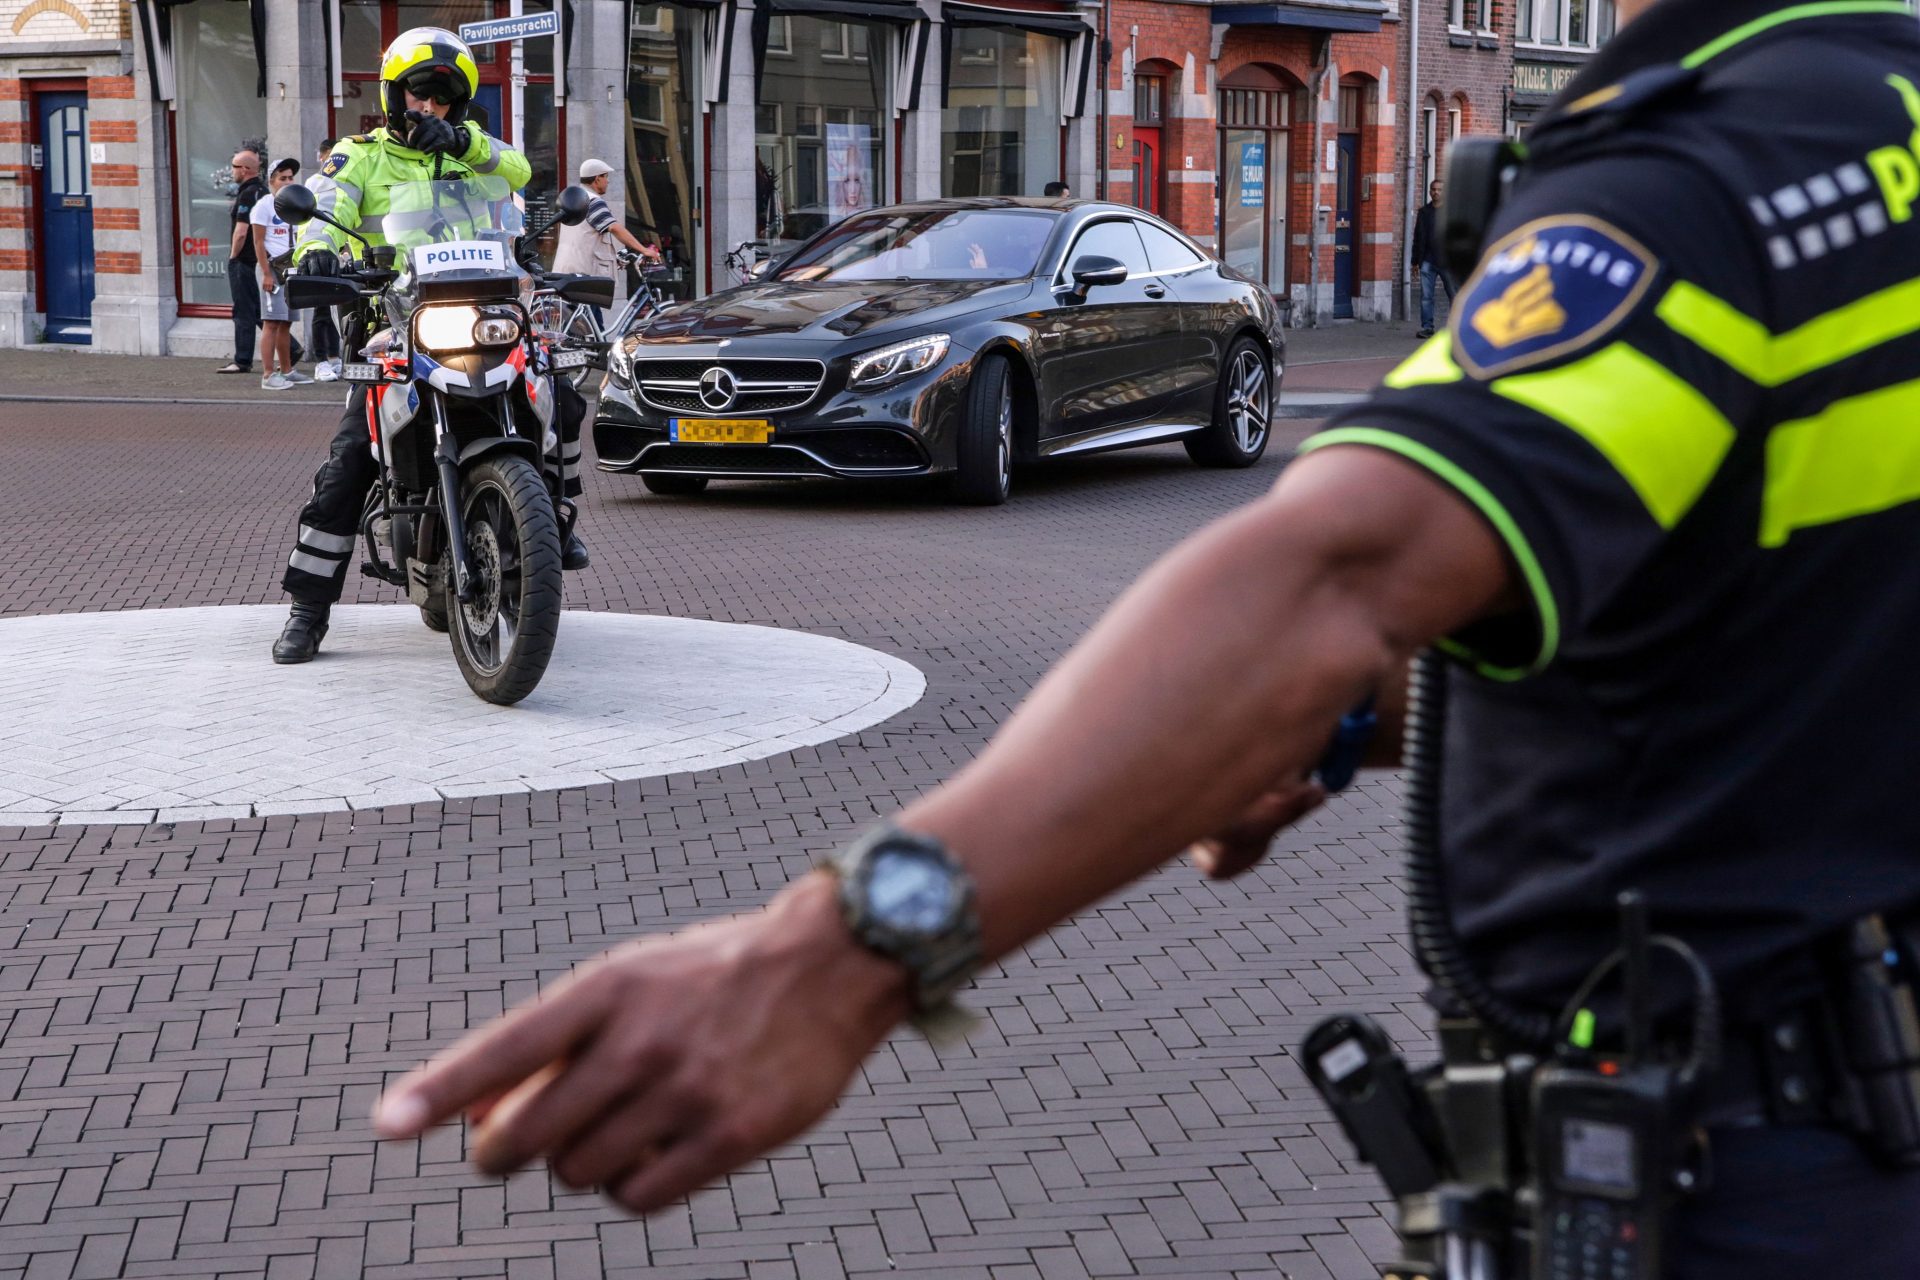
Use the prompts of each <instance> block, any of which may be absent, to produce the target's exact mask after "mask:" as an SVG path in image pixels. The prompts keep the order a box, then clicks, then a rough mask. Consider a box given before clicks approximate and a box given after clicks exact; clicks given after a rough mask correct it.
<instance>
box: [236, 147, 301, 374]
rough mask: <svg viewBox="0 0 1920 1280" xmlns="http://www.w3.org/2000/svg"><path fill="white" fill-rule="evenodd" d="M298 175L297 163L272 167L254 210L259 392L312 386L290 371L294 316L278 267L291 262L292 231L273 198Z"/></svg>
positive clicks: (284, 162)
mask: <svg viewBox="0 0 1920 1280" xmlns="http://www.w3.org/2000/svg"><path fill="white" fill-rule="evenodd" d="M299 172H300V162H299V161H298V160H295V159H292V158H291V157H289V158H288V159H285V160H282V161H281V162H280V163H279V164H276V165H274V166H273V174H272V176H271V178H269V180H268V182H267V194H266V195H264V196H262V197H260V200H259V202H258V203H257V204H255V205H254V206H253V213H252V215H251V219H252V223H253V251H254V256H255V257H257V258H258V259H259V261H260V370H261V374H262V376H261V379H260V389H261V390H262V391H285V390H287V389H288V388H289V387H293V386H296V385H298V384H299V383H302V382H312V381H313V379H312V378H309V377H308V376H307V375H306V374H304V373H301V372H300V371H299V370H298V369H295V368H294V367H293V313H292V312H291V311H289V310H288V309H287V295H286V290H285V287H284V286H285V281H283V280H282V279H281V278H280V267H277V266H275V264H276V263H279V264H282V265H286V264H289V263H290V262H291V260H292V258H293V228H292V227H290V226H288V225H287V224H286V223H285V222H282V221H281V220H280V215H279V214H277V213H275V212H274V210H273V198H274V197H275V196H277V195H279V194H280V189H281V188H282V187H285V186H287V185H288V184H289V183H291V182H292V181H293V180H294V177H295V176H296V175H298V174H299Z"/></svg>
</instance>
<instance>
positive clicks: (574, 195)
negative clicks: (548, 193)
mask: <svg viewBox="0 0 1920 1280" xmlns="http://www.w3.org/2000/svg"><path fill="white" fill-rule="evenodd" d="M592 203H593V193H592V192H591V191H588V190H587V189H586V188H585V187H580V186H573V187H568V188H567V189H566V190H564V191H562V192H561V193H560V199H559V201H558V204H559V207H560V222H561V224H562V225H563V226H569V227H577V226H579V225H580V224H581V223H583V222H585V221H586V220H587V209H588V207H589V206H590V205H591V204H592Z"/></svg>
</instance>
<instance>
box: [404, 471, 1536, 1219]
mask: <svg viewBox="0 0 1920 1280" xmlns="http://www.w3.org/2000/svg"><path fill="white" fill-rule="evenodd" d="M1511 603H1513V593H1512V590H1511V586H1510V570H1509V566H1508V562H1507V559H1506V556H1505V553H1504V551H1503V550H1502V549H1501V545H1500V543H1499V542H1498V540H1497V539H1496V537H1495V535H1494V534H1493V532H1492V531H1491V530H1489V529H1488V528H1487V526H1486V525H1484V524H1483V523H1482V522H1481V520H1480V518H1479V517H1478V516H1477V515H1475V514H1474V513H1473V512H1472V510H1471V508H1470V507H1469V506H1468V505H1467V504H1466V503H1465V502H1464V501H1462V500H1461V499H1459V498H1458V497H1457V496H1456V495H1455V494H1454V493H1453V492H1452V491H1451V490H1450V489H1448V488H1446V487H1444V486H1443V485H1442V484H1441V483H1440V482H1439V481H1436V480H1435V479H1433V478H1432V477H1431V476H1429V475H1428V474H1427V473H1426V472H1424V471H1421V470H1419V469H1417V468H1415V467H1414V466H1412V465H1411V464H1408V463H1406V462H1403V461H1401V460H1400V459H1398V458H1396V457H1393V456H1391V455H1388V454H1385V453H1379V452H1375V451H1373V450H1370V449H1366V448H1354V447H1333V448H1328V449H1325V450H1323V451H1321V452H1318V453H1315V454H1312V455H1310V456H1308V457H1306V458H1304V459H1303V460H1301V461H1299V462H1297V463H1295V464H1294V465H1293V466H1292V467H1290V468H1289V469H1288V471H1287V473H1286V475H1285V477H1284V478H1283V479H1282V481H1281V483H1280V484H1279V486H1278V487H1277V488H1276V489H1275V491H1274V492H1273V493H1271V494H1270V495H1268V496H1267V497H1265V498H1263V499H1261V500H1260V501H1258V502H1256V503H1253V504H1252V505H1250V506H1248V507H1246V508H1244V509H1242V510H1240V511H1238V512H1235V513H1234V514H1232V515H1230V516H1228V517H1226V518H1225V519H1222V520H1220V521H1218V522H1216V523H1215V524H1213V525H1212V526H1210V527H1208V528H1207V529H1205V530H1203V531H1201V532H1200V533H1198V534H1196V535H1195V536H1194V537H1192V538H1190V539H1188V540H1187V541H1186V542H1185V543H1184V544H1183V545H1181V546H1180V547H1179V548H1177V549H1176V550H1174V551H1173V552H1172V553H1171V554H1169V555H1168V556H1167V557H1166V558H1164V559H1163V560H1162V561H1161V562H1160V563H1159V564H1158V565H1156V566H1155V567H1154V568H1153V569H1152V570H1150V571H1149V572H1148V573H1147V575H1146V576H1145V577H1144V578H1142V579H1141V581H1140V582H1139V583H1138V584H1136V585H1135V586H1134V587H1133V588H1132V589H1131V590H1129V591H1128V592H1127V593H1126V595H1125V596H1123V597H1122V598H1121V600H1120V601H1119V603H1118V604H1116V605H1115V607H1114V608H1113V610H1112V611H1111V612H1110V613H1109V614H1108V615H1107V617H1106V618H1105V619H1103V620H1102V621H1101V623H1100V624H1099V625H1098V626H1097V627H1096V628H1095V629H1094V630H1093V631H1092V632H1091V633H1090V634H1089V635H1088V636H1087V637H1086V639H1085V640H1083V641H1082V642H1081V644H1080V645H1079V646H1078V647H1077V648H1075V650H1074V651H1073V652H1072V653H1071V654H1070V655H1069V656H1068V657H1067V658H1066V659H1065V660H1064V661H1063V662H1062V663H1061V664H1060V665H1059V666H1058V667H1057V668H1056V669H1055V670H1054V671H1053V672H1052V673H1051V674H1050V675H1048V676H1047V678H1046V679H1045V680H1043V681H1042V682H1041V684H1040V685H1039V687H1038V688H1037V689H1035V691H1034V693H1033V695H1032V697H1031V698H1029V699H1028V701H1027V703H1026V704H1025V705H1024V706H1023V707H1022V708H1021V709H1020V711H1019V712H1018V713H1017V714H1016V715H1015V716H1014V717H1013V719H1012V720H1010V721H1009V722H1008V724H1007V725H1006V727H1005V728H1004V729H1003V730H1002V731H1001V733H1000V734H999V735H998V736H997V737H996V738H995V739H994V741H993V742H992V743H991V744H990V745H989V746H988V747H987V748H986V749H985V750H984V751H983V752H982V753H981V755H980V757H979V758H978V759H977V760H976V761H974V763H972V764H971V765H969V766H968V767H967V768H966V769H965V770H963V771H962V772H961V773H960V774H959V775H958V776H957V777H955V778H954V779H953V780H952V781H951V782H949V783H948V784H947V785H946V786H944V787H942V788H940V789H939V790H938V791H936V792H934V793H933V794H931V795H929V796H927V797H926V798H925V799H923V800H921V801H919V802H918V803H916V804H914V805H912V806H911V807H909V808H908V809H907V810H906V811H905V812H904V813H902V814H901V815H900V816H899V819H898V821H899V824H900V825H901V826H903V827H905V828H907V829H909V830H912V831H918V832H924V833H928V834H931V835H935V836H937V837H939V838H940V839H942V840H943V841H945V842H946V844H947V845H948V847H949V848H950V849H951V850H952V851H953V852H954V854H955V856H956V857H958V858H959V859H960V860H961V861H962V862H963V863H965V864H966V866H967V867H968V869H969V870H970V872H971V873H972V875H973V877H974V879H975V881H976V883H977V886H978V893H979V897H978V906H979V913H980V920H981V925H982V929H983V942H984V949H985V953H986V955H987V957H988V958H992V957H996V956H1000V955H1003V954H1005V953H1006V952H1008V951H1010V950H1012V949H1014V948H1015V947H1018V946H1019V945H1020V944H1021V943H1023V942H1025V941H1026V940H1027V939H1029V938H1032V937H1034V936H1035V935H1037V934H1039V933H1041V932H1043V931H1044V930H1046V929H1047V928H1049V927H1050V926H1052V925H1053V924H1055V923H1056V922H1058V921H1060V920H1061V919H1063V918H1065V917H1067V916H1068V915H1071V914H1072V913H1073V912H1075V911H1078V910H1080V909H1082V908H1084V907H1086V906H1088V905H1089V904H1091V903H1093V902H1095V901H1097V900H1098V899H1100V898H1101V897H1102V896H1104V895H1106V894H1107V893H1109V892H1111V891H1112V890H1114V889H1116V888H1118V887H1119V886H1121V885H1123V884H1125V883H1127V882H1128V881H1130V880H1132V879H1135V878H1136V877H1138V876H1141V875H1143V874H1145V873H1146V872H1148V871H1150V870H1152V869H1153V868H1154V867H1156V866H1157V865H1159V864H1160V863H1162V862H1164V861H1166V860H1167V859H1168V858H1170V857H1172V856H1174V855H1175V854H1177V853H1179V852H1180V851H1181V850H1182V849H1183V848H1185V847H1186V846H1188V845H1189V844H1190V843H1192V842H1194V841H1195V840H1197V839H1200V838H1202V837H1204V836H1208V835H1210V834H1213V833H1217V832H1220V831H1222V830H1225V829H1227V828H1229V827H1231V826H1232V825H1233V824H1235V823H1236V822H1240V821H1242V820H1243V819H1244V818H1245V816H1246V814H1247V812H1248V810H1249V807H1250V806H1252V805H1253V804H1254V803H1255V802H1256V801H1257V800H1258V799H1259V798H1260V797H1261V796H1262V795H1263V794H1266V793H1269V792H1270V791H1271V790H1272V789H1273V788H1274V786H1275V785H1276V783H1277V782H1285V781H1286V780H1289V779H1297V778H1300V777H1302V776H1303V775H1304V774H1305V772H1306V770H1307V769H1309V768H1310V767H1311V766H1312V764H1313V763H1314V762H1315V760H1316V759H1317V758H1318V756H1319V755H1320V753H1321V751H1322V750H1323V749H1324V747H1325V746H1326V743H1327V740H1328V736H1329V735H1330V733H1331V731H1332V727H1333V725H1334V723H1335V722H1336V721H1337V720H1338V719H1339V717H1340V715H1341V714H1342V712H1344V711H1345V710H1346V709H1347V708H1349V707H1351V706H1352V705H1353V704H1354V703H1355V702H1356V701H1358V700H1359V699H1360V698H1361V697H1363V696H1364V695H1365V694H1367V693H1368V692H1369V691H1372V690H1375V689H1378V688H1380V687H1381V686H1382V684H1383V683H1385V682H1387V681H1388V680H1389V679H1390V678H1391V677H1392V676H1393V674H1394V673H1395V672H1396V671H1397V670H1398V669H1399V668H1400V667H1402V666H1403V665H1404V663H1405V662H1406V661H1407V659H1408V658H1409V657H1410V655H1411V654H1412V653H1413V652H1414V651H1415V650H1416V649H1418V648H1419V647H1420V646H1422V645H1423V644H1425V643H1426V642H1427V641H1429V640H1431V639H1432V638H1433V637H1435V636H1437V635H1440V634H1442V633H1445V632H1447V631H1450V630H1452V629H1454V628H1457V627H1459V626H1461V625H1463V624H1464V623H1467V622H1469V621H1471V620H1473V619H1476V618H1479V617H1482V616H1485V615H1488V614H1490V613H1493V612H1496V611H1499V610H1501V609H1503V608H1505V607H1507V606H1509V605H1510V604H1511ZM906 987H907V984H906V978H905V974H904V972H903V971H902V970H900V969H899V968H898V967H897V966H895V965H894V964H893V963H892V962H890V961H887V960H883V959H881V958H880V957H878V956H877V955H875V954H873V953H871V952H869V951H867V950H865V949H864V948H862V947H861V946H859V945H858V944H857V943H855V942H854V941H853V939H852V938H851V937H850V936H849V934H848V933H847V931H846V929H845V927H844V926H843V925H842V923H841V921H840V918H839V913H838V907H837V900H836V895H835V890H834V885H833V883H832V882H831V881H830V880H829V879H828V878H827V877H826V876H824V875H822V874H814V875H809V876H806V877H804V878H802V879H801V880H800V881H798V882H796V883H795V884H793V885H791V886H789V887H788V888H787V889H786V890H785V891H783V892H782V893H781V894H780V895H779V896H778V897H776V898H775V900H774V902H773V904H772V905H771V907H770V908H769V909H768V910H767V911H765V912H762V913H759V914H756V915H750V916H740V917H735V918H733V919H731V920H727V921H722V922H719V923H716V924H710V925H703V926H701V927H699V928H696V929H692V930H688V931H687V932H685V933H681V934H678V935H674V936H672V937H663V938H653V939H648V940H645V941H642V942H639V943H635V944H630V945H628V946H626V947H623V948H620V949H618V950H616V951H614V952H613V953H611V954H610V955H608V956H607V957H605V958H603V959H601V960H598V961H595V962H594V963H592V964H590V965H587V966H583V967H582V968H580V969H579V970H577V971H576V972H575V973H574V974H573V975H571V976H570V977H568V978H567V979H565V980H564V981H563V982H561V983H560V984H558V985H557V986H556V987H555V988H553V989H552V990H551V991H550V992H549V993H547V995H546V996H545V998H543V999H542V1000H541V1001H540V1002H538V1003H537V1004H533V1005H528V1006H525V1007H523V1008H521V1009H519V1010H516V1011H515V1012H513V1013H512V1014H509V1015H508V1016H507V1017H506V1018H504V1019H502V1020H500V1021H498V1022H496V1023H494V1024H493V1025H492V1026H490V1027H488V1028H485V1029H483V1030H481V1031H479V1032H477V1033H475V1034H473V1035H470V1036H468V1037H467V1038H466V1039H465V1040H463V1041H461V1042H460V1043H459V1044H457V1045H456V1046H454V1047H453V1048H452V1049H450V1050H448V1051H447V1052H445V1053H443V1054H441V1055H440V1056H439V1057H438V1058H436V1059H435V1060H434V1061H433V1062H431V1063H429V1064H428V1065H427V1066H425V1067H423V1068H421V1069H420V1070H418V1071H416V1072H414V1073H412V1074H411V1075H409V1076H408V1077H406V1078H405V1079H404V1080H402V1081H400V1082H399V1083H398V1084H397V1085H395V1086H394V1088H393V1089H392V1090H391V1091H390V1092H389V1093H388V1094H387V1096H386V1097H385V1099H383V1101H382V1104H381V1108H380V1111H379V1114H378V1117H377V1123H378V1126H379V1128H380V1131H381V1132H382V1133H383V1134H385V1135H386V1136H389V1137H406V1136H411V1135H414V1134H417V1133H419V1132H420V1131H421V1130H422V1129H424V1128H426V1127H427V1126H428V1125H430V1124H433V1123H436V1122H438V1121H441V1120H445V1119H448V1118H450V1117H452V1116H454V1115H456V1114H459V1113H460V1112H462V1111H465V1112H467V1113H468V1114H469V1115H471V1116H473V1117H474V1118H475V1119H476V1120H477V1122H478V1131H477V1133H476V1137H475V1146H474V1153H475V1159H476V1161H477V1162H478V1163H479V1164H480V1166H481V1167H482V1168H483V1169H486V1170H488V1171H490V1172H503V1171H506V1170H510V1169H513V1168H516V1167H518V1166H519V1165H521V1164H523V1163H525V1162H526V1161H527V1160H530V1159H532V1158H534V1157H536V1156H540V1155H545V1156H547V1157H548V1158H549V1160H550V1161H551V1163H552V1166H553V1169H554V1171H555V1173H556V1174H557V1175H558V1176H559V1177H560V1178H561V1180H562V1181H564V1182H566V1183H568V1184H569V1185H573V1186H601V1187H604V1188H606V1189H607V1190H608V1192H609V1193H610V1194H611V1195H612V1196H613V1197H614V1198H615V1199H616V1200H618V1201H619V1202H620V1203H622V1204H624V1205H626V1206H628V1207H630V1208H632V1209H635V1210H639V1211H641V1212H646V1211H649V1210H652V1209H655V1208H658V1207H660V1206H661V1205H664V1204H666V1203H668V1202H669V1201H671V1200H673V1199H675V1198H677V1197H679V1196H682V1195H684V1194H686V1193H687V1192H688V1191H690V1190H692V1189H694V1188H695V1187H698V1186H700V1185H701V1184H702V1183H704V1182H706V1181H709V1180H711V1179H712V1178H715V1177H717V1176H719V1175H721V1174H723V1173H725V1172H727V1171H728V1170H730V1169H732V1168H734V1167H735V1166H737V1165H738V1164H740V1163H741V1162H743V1161H745V1160H748V1159H751V1158H753V1157H754V1156H756V1155H759V1154H760V1153H762V1152H764V1151H767V1150H769V1149H771V1148H772V1147H775V1146H777V1145H779V1144H781V1143H783V1142H785V1141H787V1140H789V1139H791V1138H793V1137H795V1136H796V1135H798V1134H799V1133H801V1132H803V1131H804V1130H805V1129H807V1128H808V1127H809V1126H811V1125H812V1124H814V1123H815V1122H817V1121H818V1120H819V1119H820V1118H821V1117H822V1116H823V1115H824V1114H825V1113H826V1112H827V1110H828V1109H829V1108H830V1107H831V1106H832V1105H833V1103H834V1101H835V1099H837V1098H838V1096H839V1094H840V1092H841V1091H842V1090H843V1089H844V1088H845V1087H846V1084H847V1081H848V1080H849V1079H850V1078H851V1076H852V1074H853V1072H854V1070H855V1069H856V1068H857V1067H858V1065H859V1063H860V1060H861V1059H862V1058H864V1057H865V1056H866V1054H867V1053H868V1052H870V1051H871V1050H872V1049H873V1047H874V1046H875V1045H876V1044H877V1043H878V1042H879V1041H880V1040H881V1038H882V1037H884V1036H885V1035H886V1033H887V1032H888V1031H889V1030H890V1029H891V1028H892V1027H893V1026H894V1025H895V1023H897V1022H898V1021H899V1020H900V1019H901V1018H902V1017H903V1016H904V1015H905V1014H906V1012H907V1010H908V999H907V991H906Z"/></svg>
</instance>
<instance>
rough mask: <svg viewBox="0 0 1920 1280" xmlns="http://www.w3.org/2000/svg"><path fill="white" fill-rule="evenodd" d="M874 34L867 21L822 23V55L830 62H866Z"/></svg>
mask: <svg viewBox="0 0 1920 1280" xmlns="http://www.w3.org/2000/svg"><path fill="white" fill-rule="evenodd" d="M872 34H873V33H871V32H870V31H869V30H868V28H867V26H866V24H865V23H860V22H822V23H820V56H821V57H822V58H825V59H826V60H827V61H828V62H865V61H866V60H867V58H868V50H869V49H870V48H871V47H872V46H871V45H870V44H869V41H870V40H871V39H872Z"/></svg>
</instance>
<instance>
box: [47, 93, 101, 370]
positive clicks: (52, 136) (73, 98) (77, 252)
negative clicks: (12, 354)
mask: <svg viewBox="0 0 1920 1280" xmlns="http://www.w3.org/2000/svg"><path fill="white" fill-rule="evenodd" d="M33 119H34V142H33V155H34V159H35V163H36V164H37V165H38V166H39V170H40V172H39V174H38V177H39V181H38V182H37V183H35V184H34V185H35V188H36V191H35V196H36V203H37V205H38V207H39V213H40V217H39V222H40V239H39V244H40V264H39V265H40V272H39V275H40V296H39V304H40V310H41V312H42V313H43V314H44V315H45V316H46V318H47V320H46V324H47V330H46V340H47V341H48V342H72V343H80V344H90V343H91V342H92V341H93V186H92V180H91V179H92V174H91V170H90V168H89V165H88V161H87V95H86V94H85V93H84V92H80V91H55V92H40V93H36V94H34V110H33Z"/></svg>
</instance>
